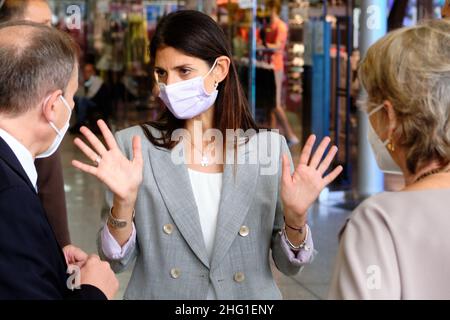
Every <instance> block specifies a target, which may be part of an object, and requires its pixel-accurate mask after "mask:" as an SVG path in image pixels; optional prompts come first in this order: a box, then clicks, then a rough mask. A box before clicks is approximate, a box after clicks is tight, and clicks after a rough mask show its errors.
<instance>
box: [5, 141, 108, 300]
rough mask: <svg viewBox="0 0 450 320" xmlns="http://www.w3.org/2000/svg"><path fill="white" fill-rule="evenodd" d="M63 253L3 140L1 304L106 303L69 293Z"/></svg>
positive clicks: (90, 290)
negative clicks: (46, 301)
mask: <svg viewBox="0 0 450 320" xmlns="http://www.w3.org/2000/svg"><path fill="white" fill-rule="evenodd" d="M66 270H67V265H66V261H65V258H64V254H63V252H62V249H61V247H60V246H59V245H58V242H57V241H56V238H55V234H54V233H53V230H52V228H51V226H50V224H49V222H48V220H47V217H46V214H45V211H44V209H43V207H42V204H41V202H40V200H39V197H38V195H37V194H36V191H35V189H34V188H33V186H32V184H31V182H30V180H29V179H28V176H27V175H26V173H25V171H24V169H23V168H22V166H21V165H20V163H19V160H18V159H17V158H16V156H15V155H14V153H13V152H12V150H11V149H10V148H9V146H8V145H7V144H6V143H5V141H4V140H3V139H1V138H0V299H106V297H105V295H104V294H103V293H102V292H101V291H100V290H99V289H97V288H96V287H93V286H84V285H83V286H81V289H80V290H74V291H71V290H69V289H68V288H67V285H66V281H67V278H68V275H67V274H66Z"/></svg>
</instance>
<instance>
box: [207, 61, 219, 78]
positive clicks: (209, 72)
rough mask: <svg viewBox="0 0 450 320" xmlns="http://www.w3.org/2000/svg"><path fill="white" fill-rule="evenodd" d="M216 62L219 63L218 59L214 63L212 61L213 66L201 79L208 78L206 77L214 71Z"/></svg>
mask: <svg viewBox="0 0 450 320" xmlns="http://www.w3.org/2000/svg"><path fill="white" fill-rule="evenodd" d="M217 62H219V60H218V59H216V61H214V64H213V66H212V67H211V69H210V70H209V71H208V73H207V74H206V75H205V76H204V77H203V79H206V77H208V76H209V75H210V74H211V72H212V71H213V70H214V68H215V67H216V66H217Z"/></svg>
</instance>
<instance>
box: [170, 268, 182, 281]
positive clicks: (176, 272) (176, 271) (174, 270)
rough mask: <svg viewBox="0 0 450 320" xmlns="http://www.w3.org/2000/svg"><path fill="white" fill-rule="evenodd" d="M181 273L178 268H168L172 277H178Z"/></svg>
mask: <svg viewBox="0 0 450 320" xmlns="http://www.w3.org/2000/svg"><path fill="white" fill-rule="evenodd" d="M180 275H181V271H180V269H178V268H172V269H171V270H170V276H171V277H172V278H174V279H178V278H179V277H180Z"/></svg>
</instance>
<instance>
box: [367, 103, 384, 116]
mask: <svg viewBox="0 0 450 320" xmlns="http://www.w3.org/2000/svg"><path fill="white" fill-rule="evenodd" d="M383 107H384V103H382V104H380V105H379V106H378V107H375V109H373V110H372V111H370V112H369V114H368V115H367V116H368V117H370V116H372V115H374V114H375V113H377V112H378V111H380V110H381V109H383Z"/></svg>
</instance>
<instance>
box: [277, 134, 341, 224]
mask: <svg viewBox="0 0 450 320" xmlns="http://www.w3.org/2000/svg"><path fill="white" fill-rule="evenodd" d="M315 141H316V136H314V135H311V136H310V137H309V138H308V140H307V141H306V144H305V146H304V148H303V150H302V153H301V155H300V161H299V164H298V167H297V168H296V169H295V171H294V174H293V175H291V170H290V169H291V166H290V162H289V157H288V156H287V155H286V154H284V155H283V168H282V179H281V180H282V181H281V200H282V202H283V206H284V212H285V219H286V222H287V223H288V224H289V225H292V226H294V227H301V226H303V225H304V224H305V223H306V216H307V210H308V208H309V207H310V206H311V205H312V204H313V203H314V201H316V199H317V197H318V196H319V194H320V192H321V191H322V190H323V189H324V188H325V187H326V186H327V185H328V184H330V183H331V182H333V180H334V179H336V177H337V176H338V175H339V174H340V173H341V172H342V169H343V168H342V166H338V167H336V168H335V169H334V170H333V171H332V172H331V173H329V174H328V175H326V176H324V174H325V172H326V171H327V170H328V168H329V167H330V164H331V162H332V161H333V159H334V157H335V156H336V153H337V151H338V148H337V147H336V146H333V147H331V149H330V151H329V152H328V154H327V155H326V156H325V158H324V159H323V160H322V158H323V155H324V154H325V150H326V149H327V147H328V145H329V144H330V142H331V139H330V138H329V137H325V138H324V139H323V140H322V142H321V143H320V145H319V147H318V148H317V150H316V152H315V153H314V155H313V156H312V158H311V153H312V149H313V146H314V142H315ZM310 159H311V160H310Z"/></svg>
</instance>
